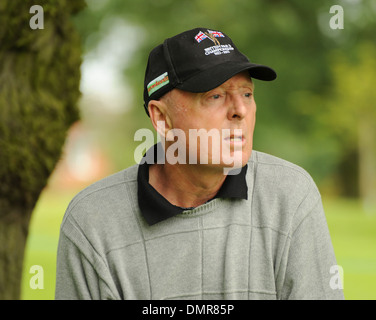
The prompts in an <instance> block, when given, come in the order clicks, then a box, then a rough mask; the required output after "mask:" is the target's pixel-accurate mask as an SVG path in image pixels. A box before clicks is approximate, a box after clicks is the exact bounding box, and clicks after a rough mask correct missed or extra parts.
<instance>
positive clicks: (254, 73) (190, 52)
mask: <svg viewBox="0 0 376 320" xmlns="http://www.w3.org/2000/svg"><path fill="white" fill-rule="evenodd" d="M245 70H248V71H249V74H250V77H251V78H255V79H259V80H265V81H271V80H274V79H275V78H276V77H277V74H276V72H275V71H274V70H273V69H272V68H270V67H267V66H264V65H260V64H255V63H251V62H250V61H249V59H248V58H247V57H246V56H245V55H244V54H242V53H241V52H240V51H239V50H238V49H237V48H236V46H235V45H234V43H233V42H232V40H231V39H230V37H228V36H227V35H226V34H225V33H223V32H220V31H216V30H213V29H208V28H195V29H192V30H188V31H185V32H182V33H180V34H178V35H176V36H174V37H172V38H168V39H166V40H165V41H164V42H163V43H162V44H160V45H158V46H157V47H155V48H154V49H153V50H152V51H151V52H150V55H149V60H148V64H147V67H146V72H145V81H144V107H145V110H146V113H147V114H148V115H149V112H148V103H149V101H150V100H158V99H159V98H161V97H162V96H163V95H164V94H166V93H167V92H169V91H171V90H172V89H173V88H178V89H181V90H185V91H189V92H206V91H210V90H212V89H214V88H216V87H218V86H220V85H221V84H222V83H224V82H226V81H227V80H228V79H230V78H231V77H233V76H234V75H236V74H238V73H239V72H242V71H245Z"/></svg>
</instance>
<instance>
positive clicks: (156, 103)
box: [148, 100, 172, 138]
mask: <svg viewBox="0 0 376 320" xmlns="http://www.w3.org/2000/svg"><path fill="white" fill-rule="evenodd" d="M148 111H149V115H150V120H151V123H152V125H153V127H154V129H155V130H156V131H157V132H158V134H159V135H160V136H161V138H162V137H163V138H166V136H167V132H168V131H169V130H170V129H172V127H171V120H170V117H169V116H168V113H167V104H166V102H165V101H163V100H151V101H149V104H148Z"/></svg>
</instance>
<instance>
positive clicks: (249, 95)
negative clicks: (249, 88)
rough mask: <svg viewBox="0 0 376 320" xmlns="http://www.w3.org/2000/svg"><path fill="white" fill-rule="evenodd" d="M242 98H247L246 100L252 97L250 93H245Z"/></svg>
mask: <svg viewBox="0 0 376 320" xmlns="http://www.w3.org/2000/svg"><path fill="white" fill-rule="evenodd" d="M244 96H245V97H247V98H250V97H252V93H251V92H247V93H245V94H244Z"/></svg>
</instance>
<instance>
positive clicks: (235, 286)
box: [56, 28, 343, 299]
mask: <svg viewBox="0 0 376 320" xmlns="http://www.w3.org/2000/svg"><path fill="white" fill-rule="evenodd" d="M275 78H276V73H275V72H274V70H273V69H271V68H269V67H267V66H263V65H258V64H254V63H251V62H250V61H249V60H248V58H247V57H246V56H244V55H243V54H241V53H240V52H239V51H238V49H237V48H236V46H235V45H234V44H233V42H232V41H231V39H230V38H229V37H228V36H227V35H226V34H225V33H222V32H219V31H214V30H210V29H206V28H196V29H193V30H189V31H186V32H183V33H181V34H179V35H177V36H174V37H172V38H169V39H167V40H165V41H164V43H163V44H161V45H159V46H157V47H156V48H155V49H153V50H152V52H151V53H150V56H149V61H148V65H147V69H146V74H145V87H144V101H145V110H146V112H147V114H148V115H149V116H150V119H151V121H152V123H153V126H154V127H155V129H156V130H157V131H158V133H159V134H160V136H161V140H162V144H157V145H155V146H154V147H152V148H151V149H149V150H148V151H147V153H146V154H145V156H144V158H143V160H142V161H141V163H140V164H138V165H134V166H132V167H130V168H128V169H126V170H123V171H121V172H120V173H116V174H115V175H113V176H110V177H108V178H106V179H104V180H102V181H99V182H97V183H95V184H93V185H92V186H90V187H88V188H87V189H85V190H84V191H82V192H81V193H79V194H78V195H77V196H76V197H75V198H74V199H73V200H72V202H71V203H70V205H69V207H68V209H67V212H66V214H65V217H64V219H63V222H62V226H61V236H60V241H59V249H58V261H57V283H56V298H57V299H342V298H343V293H342V291H341V290H339V289H338V286H337V287H335V286H334V287H333V285H331V283H332V281H331V278H332V277H333V274H331V270H332V269H331V268H332V267H333V266H335V265H336V261H335V257H334V252H333V248H332V244H331V240H330V236H329V232H328V228H327V225H326V220H325V215H324V212H323V209H322V204H321V198H320V194H319V191H318V189H317V187H316V185H315V183H314V182H313V180H312V179H311V177H310V176H309V175H308V174H307V173H306V172H305V171H304V170H303V169H301V168H299V167H298V166H296V165H294V164H291V163H289V162H287V161H284V160H281V159H278V158H276V157H273V156H270V155H267V154H264V153H261V152H257V151H252V140H253V130H254V126H255V114H256V104H255V100H254V95H253V93H254V83H253V80H252V79H259V80H265V81H270V80H274V79H275ZM192 130H193V131H192ZM194 130H196V131H194ZM199 130H201V132H206V133H208V135H207V136H206V137H204V136H200V138H199V139H198V140H205V139H204V138H206V142H207V143H206V145H205V144H202V143H201V142H202V141H200V143H198V141H197V140H196V141H195V140H194V139H191V137H192V132H194V133H196V134H197V132H198V131H199ZM209 133H210V134H209ZM181 137H184V139H182V138H181ZM196 137H197V136H196ZM176 138H180V139H176ZM171 148H172V151H171V150H170V149H171ZM218 151H220V152H218ZM161 154H162V155H163V159H161V157H160V155H161ZM158 155H159V156H158ZM225 169H228V170H231V171H228V170H227V171H226V170H225ZM225 173H226V174H225Z"/></svg>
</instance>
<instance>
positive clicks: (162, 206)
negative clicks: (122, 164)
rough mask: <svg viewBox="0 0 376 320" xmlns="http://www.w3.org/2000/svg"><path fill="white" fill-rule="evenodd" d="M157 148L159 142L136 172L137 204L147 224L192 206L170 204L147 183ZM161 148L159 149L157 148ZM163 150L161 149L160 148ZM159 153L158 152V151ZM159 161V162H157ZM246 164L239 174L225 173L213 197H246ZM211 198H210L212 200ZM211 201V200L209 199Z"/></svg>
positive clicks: (149, 151) (155, 160) (155, 158)
mask: <svg viewBox="0 0 376 320" xmlns="http://www.w3.org/2000/svg"><path fill="white" fill-rule="evenodd" d="M158 148H162V147H161V145H160V143H159V144H157V145H154V146H153V147H151V148H150V149H149V150H148V151H147V152H146V154H145V155H144V157H143V158H142V160H141V162H140V165H139V168H138V174H137V183H138V205H139V207H140V210H141V213H142V215H143V216H144V218H145V220H146V221H147V222H148V223H149V225H153V224H155V223H158V222H160V221H163V220H166V219H168V218H170V217H173V216H175V215H177V214H180V213H182V212H183V211H185V210H187V209H188V210H189V209H193V208H181V207H178V206H175V205H173V204H171V203H170V202H169V201H168V200H167V199H165V198H164V197H163V196H162V195H161V194H160V193H158V191H157V190H155V189H154V188H153V187H152V186H151V185H150V184H149V164H152V163H157V160H158V158H157V152H156V150H157V149H158ZM159 150H161V149H159ZM162 150H163V149H162ZM158 154H160V153H158ZM150 155H151V156H150ZM158 163H159V162H158ZM246 173H247V165H245V166H244V167H243V168H242V169H241V171H240V173H239V174H236V175H227V177H226V180H225V182H224V183H223V185H222V187H221V188H220V189H219V191H218V193H217V194H216V196H215V197H214V198H213V199H215V198H238V199H245V200H247V199H248V187H247V182H246V178H245V176H246ZM213 199H212V200H213ZM209 201H211V200H209Z"/></svg>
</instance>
